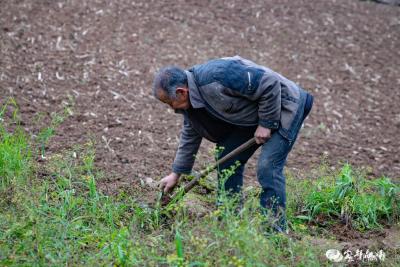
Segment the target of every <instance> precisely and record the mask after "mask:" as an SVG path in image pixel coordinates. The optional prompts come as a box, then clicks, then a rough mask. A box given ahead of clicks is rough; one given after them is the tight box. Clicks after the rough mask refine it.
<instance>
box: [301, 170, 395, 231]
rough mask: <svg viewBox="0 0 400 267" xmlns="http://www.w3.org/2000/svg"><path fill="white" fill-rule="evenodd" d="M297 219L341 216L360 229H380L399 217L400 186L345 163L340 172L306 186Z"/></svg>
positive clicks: (350, 224)
mask: <svg viewBox="0 0 400 267" xmlns="http://www.w3.org/2000/svg"><path fill="white" fill-rule="evenodd" d="M307 186H308V187H309V188H310V190H308V194H306V196H305V197H303V205H302V206H301V207H298V208H300V209H301V210H300V212H301V213H302V215H299V216H298V218H301V219H307V220H309V221H312V220H316V219H317V218H318V217H319V216H322V217H324V218H328V219H332V220H333V221H334V220H336V219H339V220H340V221H342V222H343V223H345V224H346V225H348V226H352V227H354V228H355V229H357V230H361V231H363V230H370V229H376V228H381V227H382V224H384V223H388V224H393V223H396V222H398V221H399V216H400V205H399V203H400V195H399V193H400V189H399V186H398V185H396V184H395V183H393V182H392V181H391V180H390V179H389V178H387V177H382V178H379V179H374V180H367V179H365V178H364V177H363V175H361V174H359V173H356V172H355V171H354V170H353V169H352V167H351V166H350V165H349V164H345V165H344V166H343V167H342V169H341V170H340V172H339V173H338V174H337V175H334V176H330V177H321V178H319V179H318V180H317V181H314V182H310V183H309V184H308V185H307Z"/></svg>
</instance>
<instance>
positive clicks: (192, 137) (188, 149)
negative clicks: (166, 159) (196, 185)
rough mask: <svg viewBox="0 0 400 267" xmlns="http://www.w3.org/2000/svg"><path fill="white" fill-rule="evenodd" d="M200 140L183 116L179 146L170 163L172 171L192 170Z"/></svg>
mask: <svg viewBox="0 0 400 267" xmlns="http://www.w3.org/2000/svg"><path fill="white" fill-rule="evenodd" d="M201 140H202V137H201V136H200V135H199V134H198V133H197V132H196V131H195V130H194V129H193V127H192V126H191V125H190V122H189V120H188V118H187V117H186V116H184V121H183V127H182V131H181V136H180V139H179V146H178V150H177V152H176V155H175V160H174V163H173V164H172V171H173V172H175V173H179V174H182V173H184V174H189V173H190V172H191V171H192V168H193V165H194V161H195V156H196V154H197V151H198V150H199V147H200V144H201Z"/></svg>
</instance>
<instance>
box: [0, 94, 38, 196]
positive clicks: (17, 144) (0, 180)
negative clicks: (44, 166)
mask: <svg viewBox="0 0 400 267" xmlns="http://www.w3.org/2000/svg"><path fill="white" fill-rule="evenodd" d="M9 107H12V108H13V109H14V110H13V112H12V116H11V123H13V124H14V125H16V126H15V127H14V130H13V132H10V131H7V129H6V125H5V124H6V122H7V121H6V118H5V112H6V111H7V109H8V108H9ZM17 115H18V106H17V104H16V103H15V101H14V100H13V99H9V100H8V101H7V103H6V104H5V105H4V106H3V107H2V108H1V109H0V189H1V190H5V189H7V188H8V186H9V185H10V184H16V183H17V184H20V183H21V182H24V181H25V180H26V179H27V177H28V176H29V175H30V174H31V168H32V164H31V157H32V153H31V147H30V145H29V143H28V141H27V140H28V137H27V136H26V134H25V133H24V131H23V130H22V128H21V127H20V126H19V122H18V118H17Z"/></svg>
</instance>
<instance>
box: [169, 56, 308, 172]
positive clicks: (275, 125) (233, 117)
mask: <svg viewBox="0 0 400 267" xmlns="http://www.w3.org/2000/svg"><path fill="white" fill-rule="evenodd" d="M186 74H187V77H188V85H189V97H190V101H191V104H192V106H193V107H194V108H198V107H204V108H206V110H207V111H208V112H209V113H211V114H212V115H213V116H215V117H217V118H219V119H221V120H224V121H226V122H229V123H231V124H234V125H239V126H255V125H261V126H263V127H266V128H270V129H277V130H279V133H280V134H281V135H282V136H283V137H285V138H287V139H288V140H293V138H294V137H295V135H296V133H295V132H293V131H291V129H292V128H294V125H292V124H293V123H292V122H294V121H296V120H295V118H296V117H297V116H302V115H303V110H304V101H305V96H306V92H305V91H304V90H303V89H301V88H300V87H299V86H298V85H297V84H295V83H294V82H292V81H290V80H288V79H287V78H285V77H283V76H282V75H280V74H278V73H276V72H274V71H272V70H271V69H269V68H266V67H264V66H260V65H257V64H255V63H254V62H252V61H250V60H246V59H244V58H241V57H239V56H235V57H226V58H221V59H214V60H210V61H208V62H206V63H204V64H201V65H196V66H194V67H192V68H190V69H189V70H188V71H186ZM177 112H178V113H182V114H183V115H184V124H183V128H182V132H181V136H180V142H179V147H178V150H177V153H176V156H175V160H174V163H173V165H172V169H173V171H174V172H176V173H190V172H191V170H192V167H193V164H194V160H195V155H196V154H197V151H198V148H199V146H200V143H201V140H202V136H201V135H199V134H198V133H197V132H196V131H195V130H194V129H193V127H192V126H191V123H190V121H189V120H188V118H187V115H186V114H185V111H182V110H181V111H177Z"/></svg>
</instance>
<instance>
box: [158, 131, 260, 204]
mask: <svg viewBox="0 0 400 267" xmlns="http://www.w3.org/2000/svg"><path fill="white" fill-rule="evenodd" d="M255 144H256V139H255V138H254V137H253V138H251V139H250V140H248V141H247V142H246V143H243V144H241V145H240V146H239V147H237V148H236V149H234V150H232V151H231V152H229V153H228V154H226V155H225V156H224V157H223V158H221V159H219V160H218V161H217V162H216V163H215V164H214V165H212V166H211V167H208V168H206V169H204V170H202V171H201V172H200V174H199V175H198V176H196V177H195V178H194V179H193V180H192V181H190V182H189V183H187V184H186V185H185V187H184V189H183V194H186V193H187V192H189V191H190V190H191V189H192V188H193V187H194V186H195V185H196V184H197V183H198V182H199V180H200V179H202V178H204V177H206V176H207V175H208V174H209V173H210V172H212V171H213V170H215V169H216V168H218V165H220V164H223V163H225V162H227V161H228V160H230V159H232V158H233V157H235V156H237V155H239V154H240V153H242V152H243V151H245V150H247V149H249V148H250V147H252V146H254V145H255ZM179 193H181V192H178V193H175V194H173V195H172V197H170V198H168V199H165V201H163V202H164V203H165V205H167V204H168V203H169V202H170V200H171V199H174V198H175V197H176V196H177V194H179Z"/></svg>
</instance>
